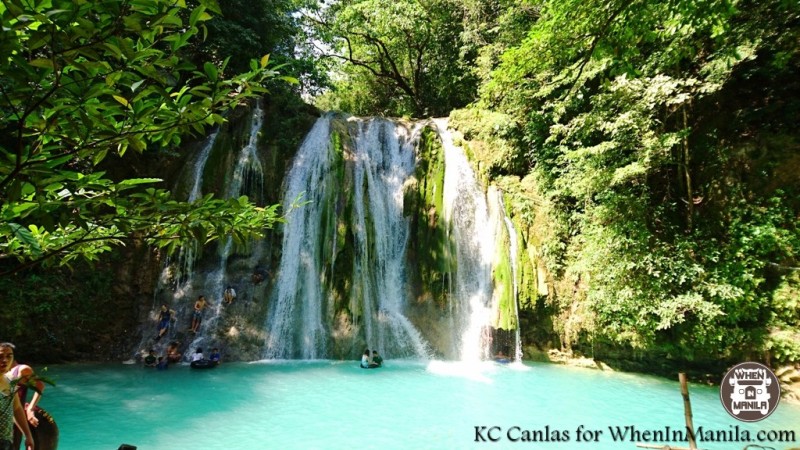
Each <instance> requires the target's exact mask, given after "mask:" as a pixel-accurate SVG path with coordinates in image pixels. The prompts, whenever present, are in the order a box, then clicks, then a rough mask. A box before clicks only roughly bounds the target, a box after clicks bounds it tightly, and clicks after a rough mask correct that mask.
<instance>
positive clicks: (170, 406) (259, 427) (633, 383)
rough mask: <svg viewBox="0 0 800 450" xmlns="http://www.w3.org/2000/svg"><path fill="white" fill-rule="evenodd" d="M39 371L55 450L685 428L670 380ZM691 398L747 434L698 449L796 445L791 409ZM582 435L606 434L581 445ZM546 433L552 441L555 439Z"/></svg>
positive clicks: (795, 414) (408, 366) (396, 445)
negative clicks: (753, 412) (761, 413)
mask: <svg viewBox="0 0 800 450" xmlns="http://www.w3.org/2000/svg"><path fill="white" fill-rule="evenodd" d="M47 373H48V375H49V376H50V377H52V378H54V379H55V381H56V383H57V385H56V386H55V387H49V388H48V389H47V390H46V392H45V396H44V398H43V400H42V402H41V405H42V406H43V407H44V408H45V409H47V410H48V411H50V413H51V414H52V415H53V416H54V417H55V419H56V421H57V422H58V425H59V428H60V430H61V441H60V445H59V449H61V450H115V449H117V448H118V447H119V445H120V444H122V443H128V444H131V445H136V446H137V447H138V448H139V449H140V450H146V449H169V450H171V449H176V450H180V449H204V450H213V449H248V450H249V449H354V448H359V449H365V448H366V449H372V448H374V449H473V448H486V449H493V450H494V449H505V448H510V449H516V448H520V449H521V448H534V449H635V448H636V442H638V441H637V440H631V439H630V437H628V438H627V439H626V440H625V441H624V442H620V441H616V442H615V440H614V438H613V436H612V435H611V433H610V430H609V429H608V428H609V427H625V426H633V427H635V428H636V429H637V430H639V431H646V430H664V428H665V427H666V426H669V427H670V428H671V429H682V427H683V424H684V415H683V400H682V397H681V395H680V389H679V385H678V382H677V380H675V381H671V380H666V379H661V378H656V377H648V376H641V375H633V374H624V373H611V372H601V371H595V370H589V369H579V368H570V367H565V366H558V365H550V364H535V363H533V364H527V365H526V366H524V367H522V368H514V367H513V366H503V365H495V364H486V365H483V366H480V368H479V369H476V368H474V367H471V368H466V367H464V366H462V365H460V364H458V363H445V362H436V361H434V362H431V363H423V362H407V361H388V362H387V363H386V366H385V367H383V368H381V369H376V370H364V369H360V368H358V365H357V362H341V361H313V362H270V363H249V364H248V363H229V364H223V365H221V366H220V367H218V368H215V369H212V370H193V369H190V368H189V367H187V366H173V367H171V368H170V369H169V370H167V371H163V372H158V371H155V370H152V369H144V368H142V367H139V366H126V365H75V366H52V367H50V368H49V370H48V372H47ZM690 394H691V400H692V408H693V412H694V425H695V427H699V426H703V427H704V429H706V430H714V431H724V432H727V433H729V434H732V435H733V436H732V438H733V439H736V438H737V437H736V433H735V430H736V426H738V427H739V430H740V431H739V438H741V436H742V431H743V430H748V431H749V432H750V433H751V436H750V437H751V439H753V441H752V442H702V441H701V442H700V445H699V447H700V448H706V449H742V448H744V447H745V445H747V444H760V445H765V446H769V447H772V448H775V449H785V448H790V447H797V446H800V443H798V442H797V439H800V408H799V407H797V406H795V405H791V404H787V403H786V402H781V404H780V405H779V406H778V409H777V410H776V411H775V412H774V413H773V414H772V415H771V416H769V417H768V418H767V419H765V420H763V421H760V422H757V423H754V424H748V423H744V422H739V421H737V420H735V419H733V418H731V417H730V416H729V415H728V414H727V413H726V412H725V410H724V409H723V407H722V405H721V403H720V400H719V388H718V387H712V386H702V385H694V384H692V385H690ZM581 426H582V427H583V430H600V431H602V434H599V435H596V440H595V441H593V442H585V441H583V440H582V441H578V433H577V429H578V427H581ZM476 427H487V428H486V431H485V432H484V433H482V435H483V436H485V437H486V439H487V440H488V438H489V437H498V438H499V440H498V441H497V442H480V441H479V442H476V438H477V439H478V440H480V437H479V436H476ZM491 427H499V428H495V429H491ZM515 427H518V428H515ZM548 427H549V428H548ZM490 430H491V431H490ZM522 430H528V431H535V430H540V431H544V432H546V433H548V432H549V434H550V436H549V437H550V438H551V441H550V442H524V441H521V440H520V441H514V440H513V439H517V438H520V437H522V436H523V433H522ZM759 431H762V432H769V431H773V432H776V433H777V432H780V431H793V432H794V438H795V442H771V443H766V442H757V441H756V439H757V435H756V433H757V432H759ZM554 433H555V434H558V435H559V436H560V437H561V438H562V441H561V442H554V441H553V440H552V438H553V437H554V436H553V434H554ZM584 435H585V436H588V435H586V434H584ZM534 437H536V436H534ZM789 437H791V436H789ZM539 438H541V436H539ZM784 440H785V438H784ZM648 443H650V444H663V443H664V442H661V441H653V439H652V438H651V439H649V441H648ZM683 446H686V447H688V445H686V444H683Z"/></svg>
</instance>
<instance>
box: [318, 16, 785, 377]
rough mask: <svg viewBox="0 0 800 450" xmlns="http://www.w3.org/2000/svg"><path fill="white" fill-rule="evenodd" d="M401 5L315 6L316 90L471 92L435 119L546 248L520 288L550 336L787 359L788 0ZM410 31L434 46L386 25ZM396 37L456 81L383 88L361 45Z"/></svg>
mask: <svg viewBox="0 0 800 450" xmlns="http://www.w3.org/2000/svg"><path fill="white" fill-rule="evenodd" d="M408 3H409V4H406V2H392V3H391V4H392V5H393V6H392V7H391V8H388V5H383V4H382V3H381V2H375V1H347V2H339V3H337V5H339V6H338V8H339V9H329V10H328V11H327V14H329V15H331V14H333V15H335V16H336V17H335V18H333V19H328V20H327V21H326V22H325V24H324V25H323V26H322V29H323V30H330V29H332V30H335V31H336V34H334V35H335V36H336V37H338V38H339V41H333V42H338V43H339V45H338V46H337V45H333V46H332V48H333V49H334V50H339V51H340V52H341V53H339V56H338V57H339V58H340V59H343V60H349V61H350V62H352V63H354V65H352V66H349V67H348V68H346V69H344V70H343V71H342V73H341V74H340V76H339V78H338V80H337V82H336V83H334V86H335V88H336V90H334V91H333V92H332V93H330V94H328V98H325V103H324V104H326V105H334V106H336V105H341V106H343V107H350V108H353V109H354V110H356V111H358V112H360V113H362V114H381V113H383V114H396V115H403V114H417V115H419V114H421V113H423V111H436V109H435V108H427V109H426V106H423V105H427V104H428V102H433V103H434V104H442V105H446V106H448V107H452V106H457V105H459V104H461V103H463V102H464V101H465V99H468V100H471V101H472V106H471V107H470V109H469V110H465V111H459V112H457V113H454V114H453V115H452V119H453V120H452V122H451V123H452V124H453V125H454V126H455V127H456V128H458V129H460V130H461V131H462V132H464V134H465V138H466V139H467V141H468V147H469V149H470V155H471V157H472V158H473V159H474V160H475V162H476V167H479V168H480V169H481V171H482V177H483V179H484V180H485V181H487V182H490V183H495V184H498V185H500V186H502V188H503V189H504V191H505V192H506V197H507V199H508V201H509V202H510V203H511V205H510V207H509V209H510V211H511V212H512V214H514V216H515V222H516V223H517V224H518V227H519V228H520V229H522V230H525V232H524V233H523V236H522V237H523V240H524V241H525V242H526V245H528V246H532V247H534V250H535V251H534V252H533V253H535V254H536V256H537V258H541V262H542V264H543V265H545V266H546V269H547V273H549V276H550V277H551V279H550V280H549V284H550V285H551V289H550V292H549V294H548V296H547V298H546V299H539V298H537V289H535V284H536V282H534V281H531V280H526V282H527V283H528V287H529V288H528V289H523V290H522V294H523V298H521V299H520V300H521V303H522V304H523V305H529V306H528V307H529V308H534V309H537V310H539V311H542V309H541V307H539V306H536V305H537V304H540V302H544V304H546V305H547V308H549V313H550V314H552V315H553V317H554V318H553V323H552V325H551V326H552V330H551V332H552V334H553V335H555V336H553V340H554V342H555V343H559V344H557V345H560V347H561V348H562V349H577V350H583V351H584V352H586V353H589V352H592V351H593V352H595V353H596V354H600V353H602V349H604V348H605V349H612V348H613V349H626V348H627V349H631V350H633V351H635V352H638V354H643V353H646V352H650V353H651V354H654V355H666V356H667V357H669V358H674V359H679V360H688V361H692V360H695V361H703V360H715V359H726V358H731V359H734V358H745V357H749V358H758V359H766V360H770V359H772V360H773V361H774V362H788V361H796V360H797V359H798V356H800V339H799V338H800V333H799V332H798V326H800V317H799V316H798V310H797V303H796V302H797V300H796V298H797V294H798V291H797V271H798V266H800V264H799V263H798V253H797V252H798V250H797V249H798V248H800V230H799V229H798V225H797V224H798V211H799V210H800V202H798V199H799V198H800V195H798V194H800V191H799V190H800V181H799V180H798V178H797V176H796V173H797V170H798V169H800V160H798V156H797V155H798V152H797V150H798V130H797V128H796V116H797V112H798V109H799V108H800V95H799V94H800V90H799V88H800V84H798V81H797V80H796V74H797V73H798V68H800V59H798V57H799V56H800V53H799V52H800V47H798V44H797V42H798V37H800V26H798V19H800V9H798V7H797V5H796V3H794V2H786V1H780V0H774V1H767V2H744V1H724V2H706V1H680V0H678V1H669V2H627V1H610V2H609V1H602V2H601V1H526V0H485V1H481V0H475V1H469V2H459V3H458V4H456V3H453V2H449V1H447V0H431V1H426V2H408ZM411 3H414V5H411ZM383 8H388V10H389V11H396V9H398V8H399V9H403V10H408V11H412V12H414V13H413V14H409V15H408V16H407V17H406V18H404V19H402V20H401V19H398V18H395V15H393V14H392V13H388V14H382V13H381V11H382V9H383ZM444 22H447V23H448V26H439V25H438V24H441V23H444ZM332 23H333V24H336V25H335V26H332V25H331V24H332ZM337 26H338V28H337ZM410 30H415V32H418V33H425V38H424V39H422V40H423V41H424V42H425V43H426V45H427V46H426V47H424V48H425V49H433V48H437V46H438V47H439V48H447V49H448V51H447V52H444V53H440V52H436V51H433V50H431V51H427V52H421V51H420V48H422V47H421V46H420V45H419V44H418V41H417V40H415V39H411V38H409V39H400V37H401V36H402V35H403V34H404V33H405V34H406V35H407V36H417V35H416V34H413V35H412V34H411V31H410ZM344 31H348V32H349V34H347V33H345V32H344ZM384 42H387V43H391V44H392V46H389V45H386V46H382V44H381V43H384ZM384 47H385V48H387V49H391V51H388V52H382V51H381V50H380V49H383V48H384ZM351 49H352V53H351V52H350V51H351ZM392 52H395V53H392ZM393 54H398V55H403V56H402V57H397V58H396V59H399V60H404V59H403V58H404V57H407V56H408V55H424V58H420V59H419V60H418V61H425V63H424V64H422V65H420V67H421V69H420V70H419V73H422V74H426V75H424V76H422V77H421V78H422V79H425V77H426V76H430V77H431V78H430V80H435V81H434V82H435V83H436V84H437V85H438V86H440V87H441V86H443V85H442V83H446V84H447V85H449V86H458V95H452V93H448V92H446V91H444V90H441V91H438V92H439V93H440V94H442V95H444V96H445V97H446V100H442V99H439V98H436V97H435V96H431V97H426V96H424V95H419V94H414V93H410V92H409V93H407V94H405V95H398V94H397V89H396V86H395V85H394V84H392V83H387V82H386V81H385V76H386V75H385V74H384V73H381V72H380V70H372V69H370V68H369V67H365V64H362V63H361V62H362V61H366V60H370V61H374V62H375V63H376V64H377V65H378V67H380V68H381V69H385V68H387V67H393V66H392V65H391V64H388V63H387V62H386V61H389V62H391V58H390V56H391V55H393ZM454 54H458V55H459V58H458V62H457V63H453V61H452V60H451V59H449V58H450V57H451V56H452V55H454ZM407 60H408V61H412V60H413V58H408V59H407ZM404 61H406V60H404ZM429 66H430V67H436V68H437V70H436V71H435V74H434V72H430V73H429V72H426V67H429ZM403 67H406V66H403ZM408 67H413V66H411V65H409V66H408ZM388 87H391V89H389V88H388ZM470 89H474V90H470ZM331 98H333V99H334V100H333V101H332V100H331ZM399 98H401V99H414V100H413V101H412V105H413V104H414V101H415V102H416V105H417V106H416V107H413V106H409V105H408V103H402V102H400V101H399V100H398V99H399ZM362 99H368V100H369V101H368V102H367V101H366V100H362ZM538 333H540V332H538ZM539 335H540V334H539Z"/></svg>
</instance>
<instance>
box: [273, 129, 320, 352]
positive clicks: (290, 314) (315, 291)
mask: <svg viewBox="0 0 800 450" xmlns="http://www.w3.org/2000/svg"><path fill="white" fill-rule="evenodd" d="M330 125H331V117H330V116H329V115H326V116H323V117H321V118H319V119H318V120H317V122H316V123H315V124H314V127H313V128H312V129H311V131H310V132H309V134H308V135H307V136H306V138H305V140H304V141H303V143H302V145H301V146H300V149H298V151H297V154H296V155H295V158H294V162H293V165H292V167H291V169H290V171H289V173H288V175H287V177H286V182H285V186H286V188H285V191H284V196H283V204H284V205H287V206H288V205H292V204H293V203H294V202H295V201H297V200H298V199H300V198H301V196H302V201H303V202H307V203H305V204H303V205H302V206H300V207H297V208H291V209H289V210H288V211H286V213H285V215H286V223H285V224H284V225H283V244H282V252H281V262H280V268H279V271H278V274H277V281H276V285H275V290H274V294H273V302H272V305H273V306H272V308H271V309H270V314H269V317H268V318H267V327H266V328H267V339H266V351H265V357H266V358H269V359H287V358H303V359H317V358H320V357H322V356H323V355H325V353H326V339H325V328H324V327H323V325H322V290H321V287H320V279H319V274H320V273H321V271H322V267H321V262H320V257H319V250H318V248H319V246H317V245H314V244H315V243H317V242H318V241H319V239H320V238H324V237H321V236H320V230H319V228H320V223H321V221H322V214H323V206H324V205H325V202H324V199H325V198H327V197H329V196H330V194H331V193H330V192H328V189H329V185H328V183H325V177H326V176H327V175H328V174H329V172H330V170H331V158H332V155H331V151H330ZM328 238H330V236H328Z"/></svg>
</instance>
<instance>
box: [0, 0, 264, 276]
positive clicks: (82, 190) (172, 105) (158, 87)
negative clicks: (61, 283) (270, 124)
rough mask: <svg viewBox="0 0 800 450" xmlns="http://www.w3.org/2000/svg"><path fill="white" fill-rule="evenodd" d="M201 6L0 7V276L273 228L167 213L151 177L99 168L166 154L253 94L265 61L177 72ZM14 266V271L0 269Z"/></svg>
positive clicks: (166, 197)
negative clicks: (116, 248)
mask: <svg viewBox="0 0 800 450" xmlns="http://www.w3.org/2000/svg"><path fill="white" fill-rule="evenodd" d="M212 13H219V8H218V6H217V5H216V3H214V2H210V1H209V2H207V1H201V2H199V4H197V5H195V6H193V7H192V8H189V7H187V5H186V4H185V2H183V1H178V2H172V1H160V0H154V1H144V2H137V1H134V2H128V1H111V2H102V3H101V2H72V1H31V2H23V1H16V0H8V1H3V2H2V4H0V18H2V25H3V27H2V31H0V33H1V34H0V54H2V55H3V58H2V60H0V90H1V94H2V96H1V98H0V109H2V117H1V118H0V136H2V138H0V139H2V140H1V141H0V161H1V162H0V215H2V218H3V223H2V225H1V226H0V254H1V255H2V264H3V270H2V271H3V272H6V271H15V270H19V269H21V268H24V267H26V266H27V265H30V264H31V263H38V262H44V263H45V264H47V263H50V262H53V261H57V262H59V263H61V264H69V263H71V262H72V261H74V260H76V259H86V260H95V259H97V255H98V254H100V253H103V252H106V251H108V250H109V249H110V248H111V246H112V245H113V244H115V243H119V242H124V241H128V240H131V239H141V240H144V241H146V242H148V243H149V244H151V245H155V246H158V247H162V248H167V249H168V250H169V251H172V250H174V249H175V248H177V247H179V246H180V245H181V244H183V243H186V242H189V241H191V240H194V239H198V240H200V241H201V242H205V241H210V240H214V239H216V238H218V237H219V236H221V235H228V234H233V235H235V236H236V237H237V238H240V239H241V238H242V237H243V236H244V235H247V234H258V233H261V232H262V230H263V229H264V228H265V227H269V226H270V225H271V224H272V223H273V222H274V221H275V220H276V219H277V217H276V215H275V213H274V208H267V209H264V208H257V207H255V206H254V205H252V204H251V203H250V202H248V201H247V199H235V200H231V201H223V200H215V199H212V198H204V199H201V200H199V201H197V202H195V203H194V204H187V203H182V202H177V201H175V200H174V199H173V198H172V197H171V195H170V193H169V192H168V191H166V190H164V189H157V188H154V187H147V188H144V189H143V188H142V186H146V185H152V184H153V183H156V182H158V181H160V180H158V179H154V178H124V179H114V178H112V177H110V176H108V175H107V174H106V172H104V171H103V170H99V166H100V164H101V163H102V162H103V161H104V160H105V159H106V157H107V156H109V155H112V154H113V155H119V156H123V155H125V154H126V152H127V151H129V150H132V151H134V152H140V153H141V152H143V151H145V150H147V149H151V150H158V149H160V150H171V149H174V148H176V147H177V146H178V145H179V144H180V143H181V140H182V139H183V138H184V137H185V136H186V135H187V134H188V133H192V132H193V133H204V132H205V130H206V129H207V127H208V126H211V125H215V124H220V123H222V122H223V121H224V118H223V117H222V115H221V113H222V112H223V111H224V110H226V109H228V108H231V107H233V106H235V105H237V104H238V103H239V102H240V101H243V100H244V99H246V98H248V97H253V96H255V95H257V94H259V93H263V92H264V89H263V87H261V83H262V82H263V81H264V80H266V79H268V78H270V77H273V76H275V72H274V71H272V70H270V69H268V68H267V64H268V58H267V56H266V55H265V56H264V57H263V58H261V61H260V64H259V63H258V62H254V63H253V64H252V65H251V70H250V71H249V72H246V73H243V74H241V75H227V76H223V75H222V73H223V72H224V71H225V68H226V64H227V62H226V61H221V62H218V63H216V64H215V63H212V62H206V63H204V64H202V65H200V66H197V65H193V64H191V63H190V60H189V56H190V53H189V52H188V51H186V49H187V46H188V45H189V42H191V41H193V40H196V39H197V38H198V37H200V36H202V34H203V33H205V31H206V29H205V27H204V25H203V23H204V22H206V21H208V20H209V19H211V18H212V17H213V16H212ZM12 259H15V260H17V262H18V265H17V266H14V265H13V264H11V263H10V262H9V261H10V260H12Z"/></svg>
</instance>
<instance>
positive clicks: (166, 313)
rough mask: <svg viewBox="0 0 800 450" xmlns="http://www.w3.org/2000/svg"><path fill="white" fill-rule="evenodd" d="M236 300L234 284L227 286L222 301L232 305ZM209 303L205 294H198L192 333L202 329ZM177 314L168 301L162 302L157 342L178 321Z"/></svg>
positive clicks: (191, 328)
mask: <svg viewBox="0 0 800 450" xmlns="http://www.w3.org/2000/svg"><path fill="white" fill-rule="evenodd" d="M234 300H236V290H235V289H234V288H233V286H227V287H226V288H225V291H224V292H223V294H222V302H223V303H224V304H226V305H230V304H231V303H233V301H234ZM208 305H209V303H208V301H207V300H206V297H205V296H203V295H200V296H198V297H197V300H195V302H194V310H193V311H192V323H191V326H190V327H189V332H190V333H192V334H197V333H198V332H199V331H200V324H201V323H202V322H203V311H204V310H205V309H206V307H207V306H208ZM176 314H177V313H176V312H175V310H174V309H170V308H169V306H167V304H166V303H163V304H161V311H159V313H158V332H157V334H156V336H155V338H154V339H155V341H156V342H158V341H159V340H160V339H161V338H162V337H163V336H164V334H166V333H167V331H168V330H169V327H170V325H172V324H174V323H175V322H176V320H177V319H176V317H175V316H176Z"/></svg>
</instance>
